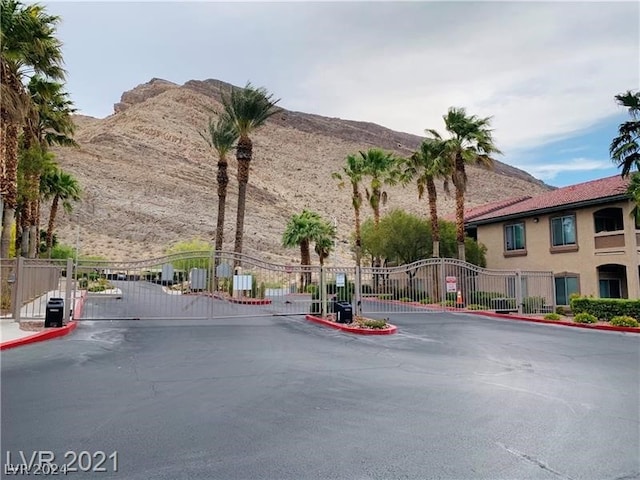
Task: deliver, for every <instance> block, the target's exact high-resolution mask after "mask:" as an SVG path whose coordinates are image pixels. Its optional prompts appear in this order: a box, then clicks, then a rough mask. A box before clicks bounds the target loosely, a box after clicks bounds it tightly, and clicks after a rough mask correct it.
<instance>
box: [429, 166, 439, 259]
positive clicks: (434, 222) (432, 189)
mask: <svg viewBox="0 0 640 480" xmlns="http://www.w3.org/2000/svg"><path fill="white" fill-rule="evenodd" d="M427 196H428V199H429V216H430V218H431V238H432V240H433V251H432V252H431V256H432V257H436V258H437V257H439V256H440V225H439V223H438V204H437V201H438V193H437V191H436V184H435V183H434V182H433V179H432V178H429V179H427Z"/></svg>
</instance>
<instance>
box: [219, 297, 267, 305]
mask: <svg viewBox="0 0 640 480" xmlns="http://www.w3.org/2000/svg"><path fill="white" fill-rule="evenodd" d="M227 300H229V301H230V302H231V303H239V304H241V305H269V304H270V303H271V300H269V299H268V298H264V299H261V298H227Z"/></svg>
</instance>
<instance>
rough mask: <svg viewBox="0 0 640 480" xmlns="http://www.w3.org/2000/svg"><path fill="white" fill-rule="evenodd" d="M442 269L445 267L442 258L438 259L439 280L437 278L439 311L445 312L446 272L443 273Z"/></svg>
mask: <svg viewBox="0 0 640 480" xmlns="http://www.w3.org/2000/svg"><path fill="white" fill-rule="evenodd" d="M444 267H445V263H444V257H440V278H439V282H440V300H439V301H440V309H441V310H442V311H445V310H446V306H447V304H446V303H445V302H446V300H447V282H446V276H447V272H445V271H444Z"/></svg>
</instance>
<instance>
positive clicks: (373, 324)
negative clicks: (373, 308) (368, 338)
mask: <svg viewBox="0 0 640 480" xmlns="http://www.w3.org/2000/svg"><path fill="white" fill-rule="evenodd" d="M359 323H360V325H362V326H364V327H369V328H385V327H386V326H387V322H386V321H385V320H373V319H371V318H365V319H364V320H362V321H360V322H359Z"/></svg>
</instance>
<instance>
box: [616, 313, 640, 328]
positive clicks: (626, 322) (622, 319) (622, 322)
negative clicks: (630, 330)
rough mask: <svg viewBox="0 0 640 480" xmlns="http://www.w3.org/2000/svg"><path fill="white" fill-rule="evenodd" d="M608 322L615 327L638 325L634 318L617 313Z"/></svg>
mask: <svg viewBox="0 0 640 480" xmlns="http://www.w3.org/2000/svg"><path fill="white" fill-rule="evenodd" d="M609 323H610V324H611V325H614V326H616V327H637V326H639V325H640V324H638V321H637V320H636V319H635V318H633V317H630V316H628V315H618V316H617V317H613V318H612V319H611V321H610V322H609Z"/></svg>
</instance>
